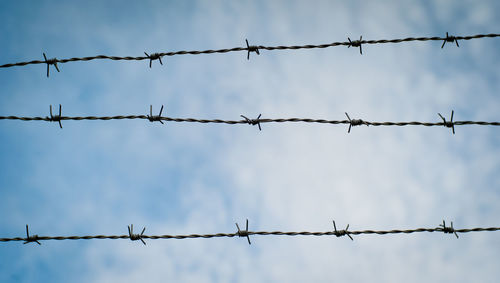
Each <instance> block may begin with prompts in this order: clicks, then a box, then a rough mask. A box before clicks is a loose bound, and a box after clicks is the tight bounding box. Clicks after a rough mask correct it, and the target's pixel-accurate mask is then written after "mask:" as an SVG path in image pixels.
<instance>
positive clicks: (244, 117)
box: [240, 114, 262, 131]
mask: <svg viewBox="0 0 500 283" xmlns="http://www.w3.org/2000/svg"><path fill="white" fill-rule="evenodd" d="M240 116H241V117H242V118H243V119H245V120H246V122H247V123H248V124H249V125H252V126H255V125H257V126H259V131H262V128H261V127H260V116H262V114H259V116H258V117H257V119H248V118H247V117H246V116H244V115H240Z"/></svg>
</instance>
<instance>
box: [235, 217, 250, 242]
mask: <svg viewBox="0 0 500 283" xmlns="http://www.w3.org/2000/svg"><path fill="white" fill-rule="evenodd" d="M235 224H236V228H237V229H238V232H237V234H238V237H246V238H247V241H248V244H249V245H251V244H252V243H251V242H250V236H249V234H248V219H247V221H246V226H245V230H241V229H240V226H239V225H238V223H235Z"/></svg>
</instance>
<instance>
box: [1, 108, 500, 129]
mask: <svg viewBox="0 0 500 283" xmlns="http://www.w3.org/2000/svg"><path fill="white" fill-rule="evenodd" d="M162 111H163V105H162V107H161V110H160V113H159V114H158V115H153V112H152V106H150V112H149V115H118V116H62V115H61V105H59V114H58V115H53V113H52V106H50V116H46V117H20V116H0V120H21V121H46V122H58V123H59V126H60V127H61V128H62V124H61V121H64V120H77V121H80V120H94V121H95V120H101V121H103V120H104V121H106V120H132V119H142V120H148V121H150V122H155V121H157V122H160V123H162V124H163V122H162V121H167V122H179V123H181V122H187V123H202V124H208V123H215V124H229V125H236V124H248V125H253V126H255V125H257V126H258V128H259V130H261V124H263V123H298V122H301V123H318V124H331V125H339V124H344V125H349V128H348V133H350V132H351V128H352V127H355V126H360V125H366V126H426V127H433V126H444V127H446V128H450V129H452V132H453V134H455V126H463V125H479V126H500V122H486V121H453V114H454V111H452V112H451V118H450V120H446V119H445V118H444V117H443V116H442V115H441V114H440V113H438V115H439V117H440V118H441V119H442V120H443V122H419V121H407V122H390V121H388V122H374V121H366V120H362V119H351V118H350V117H349V114H347V113H345V115H346V116H347V118H348V120H326V119H311V118H275V119H269V118H261V115H259V116H258V117H257V118H256V119H249V118H247V117H246V116H243V115H241V117H242V118H244V119H243V120H221V119H196V118H173V117H165V116H161V113H162Z"/></svg>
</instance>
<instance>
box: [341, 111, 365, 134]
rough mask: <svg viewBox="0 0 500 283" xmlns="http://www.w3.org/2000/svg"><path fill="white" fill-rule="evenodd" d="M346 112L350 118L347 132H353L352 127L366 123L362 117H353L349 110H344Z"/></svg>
mask: <svg viewBox="0 0 500 283" xmlns="http://www.w3.org/2000/svg"><path fill="white" fill-rule="evenodd" d="M344 113H345V115H346V116H347V119H348V120H349V129H348V130H347V133H350V132H351V127H354V126H359V125H363V124H365V121H363V120H361V119H351V117H349V114H347V112H344ZM367 126H368V125H367Z"/></svg>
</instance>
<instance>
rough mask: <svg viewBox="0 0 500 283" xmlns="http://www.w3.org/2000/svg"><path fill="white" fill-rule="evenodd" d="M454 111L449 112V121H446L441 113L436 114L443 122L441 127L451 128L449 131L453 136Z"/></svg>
mask: <svg viewBox="0 0 500 283" xmlns="http://www.w3.org/2000/svg"><path fill="white" fill-rule="evenodd" d="M454 112H455V111H453V110H451V116H450V121H446V119H445V118H444V117H443V115H441V113H438V115H439V117H441V119H442V120H443V126H445V127H447V128H451V131H452V133H453V134H455V123H454V122H453V114H454Z"/></svg>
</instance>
